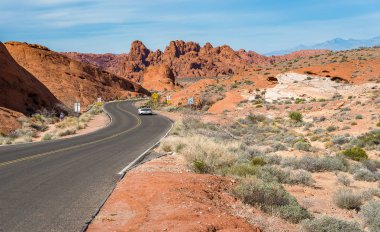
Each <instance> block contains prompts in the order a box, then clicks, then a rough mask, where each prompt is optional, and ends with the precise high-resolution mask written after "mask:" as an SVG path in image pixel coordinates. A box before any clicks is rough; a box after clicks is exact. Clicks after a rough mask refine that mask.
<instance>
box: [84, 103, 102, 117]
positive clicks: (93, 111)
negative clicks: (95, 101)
mask: <svg viewBox="0 0 380 232" xmlns="http://www.w3.org/2000/svg"><path fill="white" fill-rule="evenodd" d="M101 112H103V108H102V107H101V106H98V105H94V106H92V107H91V108H90V110H89V111H88V112H87V113H89V114H91V115H98V114H100V113H101Z"/></svg>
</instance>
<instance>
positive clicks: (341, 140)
mask: <svg viewBox="0 0 380 232" xmlns="http://www.w3.org/2000/svg"><path fill="white" fill-rule="evenodd" d="M332 142H333V143H334V144H339V145H342V144H345V143H349V142H350V137H347V136H342V135H338V136H334V137H333V139H332Z"/></svg>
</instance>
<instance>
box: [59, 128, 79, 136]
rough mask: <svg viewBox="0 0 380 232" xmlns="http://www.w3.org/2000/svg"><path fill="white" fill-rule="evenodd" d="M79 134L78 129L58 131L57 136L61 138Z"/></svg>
mask: <svg viewBox="0 0 380 232" xmlns="http://www.w3.org/2000/svg"><path fill="white" fill-rule="evenodd" d="M76 132H77V129H76V128H67V129H64V130H61V131H58V133H57V135H58V136H59V137H63V136H67V135H73V134H75V133H76Z"/></svg>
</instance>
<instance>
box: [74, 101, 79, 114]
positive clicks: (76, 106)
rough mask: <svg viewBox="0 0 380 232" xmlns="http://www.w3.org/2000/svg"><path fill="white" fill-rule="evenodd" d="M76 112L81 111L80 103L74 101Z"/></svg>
mask: <svg viewBox="0 0 380 232" xmlns="http://www.w3.org/2000/svg"><path fill="white" fill-rule="evenodd" d="M74 112H75V113H80V103H79V102H76V103H74Z"/></svg>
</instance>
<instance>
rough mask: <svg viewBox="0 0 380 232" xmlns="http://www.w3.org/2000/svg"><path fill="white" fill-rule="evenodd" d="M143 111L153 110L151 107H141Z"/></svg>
mask: <svg viewBox="0 0 380 232" xmlns="http://www.w3.org/2000/svg"><path fill="white" fill-rule="evenodd" d="M141 110H142V111H149V110H151V109H150V108H142V109H141Z"/></svg>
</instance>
